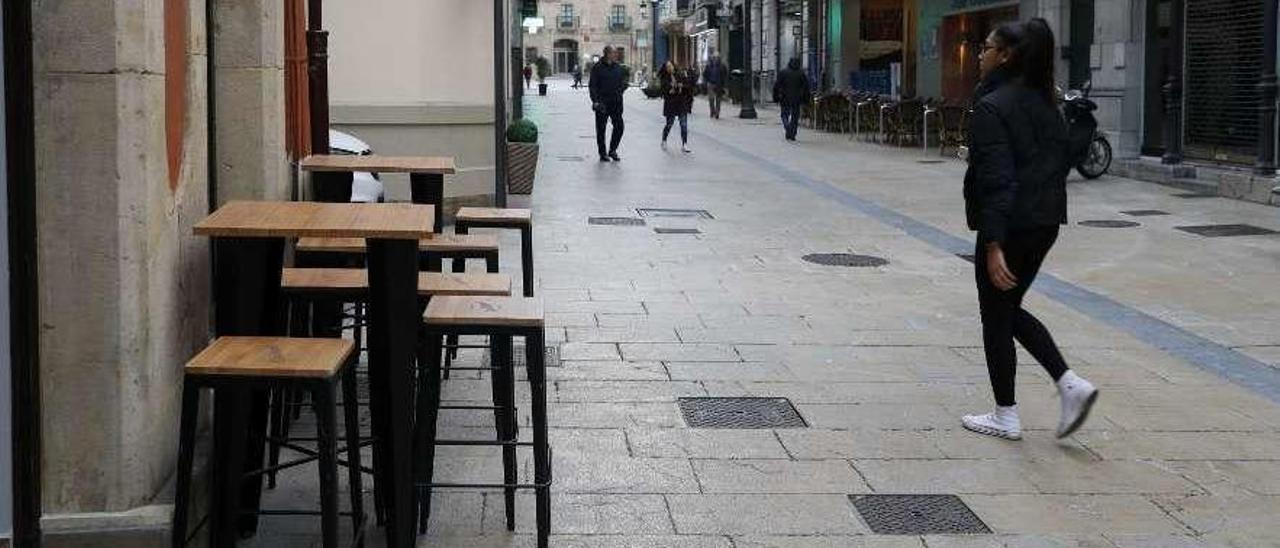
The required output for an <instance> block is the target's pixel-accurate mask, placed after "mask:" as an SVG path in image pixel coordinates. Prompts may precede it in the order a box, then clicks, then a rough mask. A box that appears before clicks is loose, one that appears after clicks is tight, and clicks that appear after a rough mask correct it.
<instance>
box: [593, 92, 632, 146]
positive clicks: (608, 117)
mask: <svg viewBox="0 0 1280 548" xmlns="http://www.w3.org/2000/svg"><path fill="white" fill-rule="evenodd" d="M608 122H613V135H612V136H611V137H610V138H609V148H608V149H607V150H606V149H605V148H604V127H605V124H606V123H608ZM624 128H625V126H624V125H623V123H622V105H621V104H618V105H617V106H616V107H615V106H613V105H609V104H608V103H605V108H604V112H600V111H597V112H596V148H598V149H600V155H601V156H604V155H605V154H608V153H610V152H615V151H617V150H618V143H621V142H622V130H623V129H624Z"/></svg>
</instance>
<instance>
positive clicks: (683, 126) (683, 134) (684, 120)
mask: <svg viewBox="0 0 1280 548" xmlns="http://www.w3.org/2000/svg"><path fill="white" fill-rule="evenodd" d="M676 118H679V119H680V142H681V143H687V142H689V115H688V114H681V115H679V116H668V117H667V125H665V126H663V127H662V142H664V143H665V142H667V135H669V134H670V133H671V124H673V123H675V121H676Z"/></svg>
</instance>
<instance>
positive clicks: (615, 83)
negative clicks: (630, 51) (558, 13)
mask: <svg viewBox="0 0 1280 548" xmlns="http://www.w3.org/2000/svg"><path fill="white" fill-rule="evenodd" d="M587 89H588V91H590V93H591V109H592V110H593V111H595V114H596V148H597V149H598V151H599V152H600V161H601V162H608V161H611V160H612V161H614V162H621V161H622V158H621V157H619V156H618V145H619V144H621V143H622V131H623V129H625V126H624V125H623V123H622V93H623V92H625V91H627V75H626V72H625V71H624V70H623V69H622V65H620V64H618V57H617V52H616V51H614V49H613V48H612V47H610V46H605V47H604V55H603V56H602V57H601V58H600V61H599V62H598V63H596V64H595V65H592V67H591V79H590V80H588V81H587ZM609 123H612V124H613V134H612V135H611V136H610V138H609V148H608V150H605V147H604V129H605V126H606V125H607V124H609Z"/></svg>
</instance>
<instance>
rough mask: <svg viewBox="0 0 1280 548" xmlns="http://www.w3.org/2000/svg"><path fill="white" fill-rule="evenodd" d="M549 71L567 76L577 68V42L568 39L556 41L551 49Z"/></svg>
mask: <svg viewBox="0 0 1280 548" xmlns="http://www.w3.org/2000/svg"><path fill="white" fill-rule="evenodd" d="M551 52H552V53H551V55H552V60H551V67H552V68H551V70H553V71H555V72H557V73H560V74H567V73H570V72H574V70H575V69H577V68H578V41H577V40H570V39H568V38H561V39H559V40H556V42H555V44H553V45H552V49H551Z"/></svg>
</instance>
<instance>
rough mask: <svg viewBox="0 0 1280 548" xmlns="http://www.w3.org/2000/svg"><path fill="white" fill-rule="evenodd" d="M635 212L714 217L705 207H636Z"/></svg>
mask: <svg viewBox="0 0 1280 548" xmlns="http://www.w3.org/2000/svg"><path fill="white" fill-rule="evenodd" d="M636 213H639V214H640V216H641V217H699V218H702V219H714V218H715V217H712V216H711V213H710V212H708V211H707V210H705V209H670V208H665V207H638V208H636Z"/></svg>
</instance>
